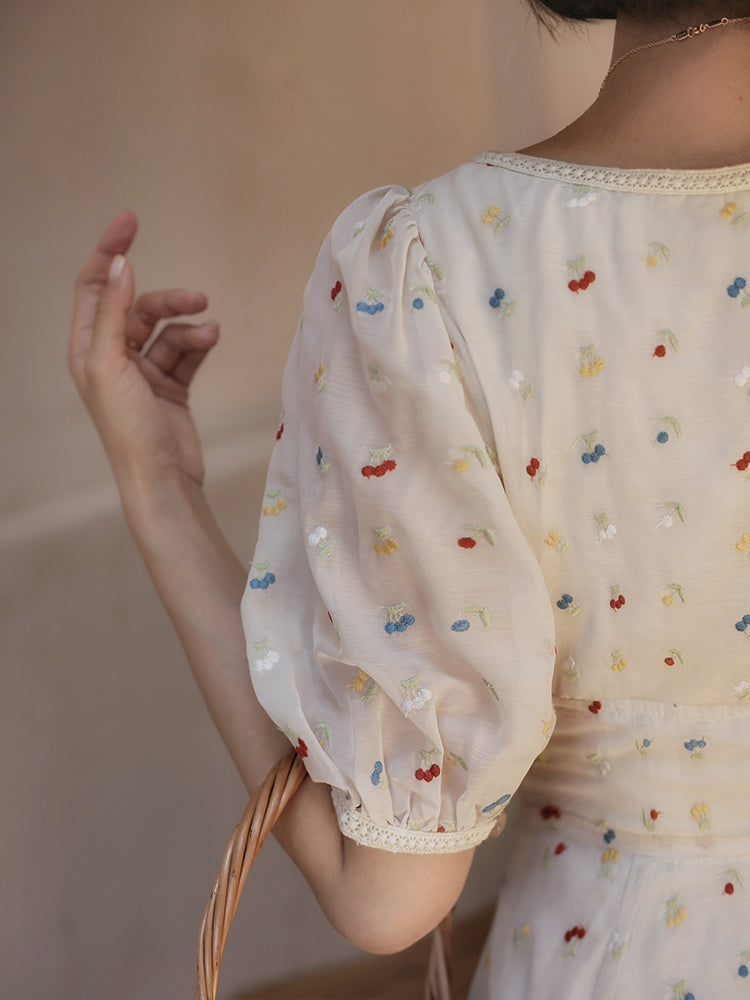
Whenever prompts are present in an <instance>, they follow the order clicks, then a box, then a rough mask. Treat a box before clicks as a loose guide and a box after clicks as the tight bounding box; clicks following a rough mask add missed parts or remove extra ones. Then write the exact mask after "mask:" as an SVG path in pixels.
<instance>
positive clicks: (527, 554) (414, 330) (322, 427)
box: [242, 188, 554, 853]
mask: <svg viewBox="0 0 750 1000" xmlns="http://www.w3.org/2000/svg"><path fill="white" fill-rule="evenodd" d="M439 285H440V279H439V268H438V267H437V266H436V265H435V264H434V262H433V261H432V260H431V258H430V256H429V253H428V250H427V249H425V247H424V245H423V243H422V240H421V236H420V232H419V229H418V226H417V222H416V215H415V214H414V212H413V211H412V207H411V200H410V192H409V191H408V190H407V189H401V188H395V189H394V188H387V189H379V190H376V191H374V192H370V193H369V194H368V195H365V196H363V197H362V198H360V199H358V200H357V201H356V202H354V203H353V204H352V205H351V206H350V207H349V208H348V209H347V210H346V211H345V212H344V213H343V214H342V216H341V217H340V218H339V219H338V221H337V222H336V224H335V225H334V227H333V230H332V231H331V233H330V234H329V236H328V237H327V239H326V240H325V242H324V244H323V246H322V248H321V250H320V253H319V255H318V259H317V262H316V266H315V269H314V272H313V275H312V278H311V279H310V282H309V284H308V286H307V288H306V291H305V294H304V298H303V308H302V316H301V319H300V323H299V328H298V330H297V334H296V337H295V340H294V344H293V347H292V350H291V354H290V357H289V360H288V362H287V367H286V370H285V374H284V383H283V407H284V410H283V423H282V425H281V427H280V428H279V433H278V434H277V438H278V441H277V444H276V447H275V450H274V454H273V456H272V460H271V464H270V468H269V472H268V479H267V484H266V496H265V499H264V506H263V515H262V517H261V527H260V534H259V540H258V545H257V550H256V554H255V557H254V560H253V563H252V565H251V571H250V577H249V580H248V585H247V589H246V591H245V595H244V598H243V605H242V614H243V623H244V627H245V634H246V639H247V648H248V659H249V664H250V672H251V676H252V680H253V683H254V686H255V690H256V692H257V695H258V697H259V699H260V701H261V703H262V705H263V707H264V709H265V710H266V711H267V712H268V714H269V715H270V716H271V718H272V719H273V720H274V721H275V722H276V724H277V725H278V726H279V728H280V729H281V730H282V731H284V732H285V733H286V734H287V736H288V737H289V739H290V741H291V743H292V744H293V745H294V746H296V747H297V750H298V752H299V753H300V754H301V755H302V756H303V757H304V758H305V763H306V766H307V768H308V771H309V773H310V775H311V777H312V778H313V780H315V781H320V782H326V783H327V784H329V785H330V786H331V788H332V793H333V799H334V805H335V807H336V811H337V815H338V819H339V824H340V827H341V829H342V832H343V833H344V834H346V835H347V836H349V837H352V838H354V839H355V840H357V841H359V842H360V843H364V844H368V845H371V846H375V847H381V848H384V849H387V850H393V851H403V852H413V853H432V852H447V851H455V850H462V849H465V848H467V847H470V846H473V845H474V844H477V843H479V842H480V841H481V840H483V839H484V838H485V837H487V836H488V835H489V833H490V832H491V830H492V827H493V825H494V821H495V819H496V818H497V816H498V814H499V813H500V812H501V811H502V809H503V808H504V807H505V805H506V803H507V802H508V801H509V799H510V797H511V796H512V794H513V793H514V792H515V790H516V789H517V787H518V786H519V784H520V782H521V780H522V779H523V777H524V775H525V773H526V771H527V770H528V768H529V767H530V766H531V764H532V762H533V761H534V759H535V758H536V756H537V755H538V754H539V753H540V752H541V750H542V749H543V748H544V746H545V745H546V743H547V741H548V739H549V736H550V733H551V730H552V726H553V724H554V711H553V708H552V702H551V681H552V671H553V665H554V634H553V623H552V610H551V607H550V601H549V597H548V594H547V591H546V588H545V585H544V581H543V579H542V575H541V572H540V570H539V566H538V564H537V562H536V559H535V557H534V555H533V554H532V552H531V549H530V548H529V546H528V544H527V542H526V540H525V539H524V537H523V535H522V533H521V531H520V529H519V527H518V525H517V524H516V521H515V520H514V518H513V515H512V513H511V510H510V508H509V505H508V501H507V498H506V495H505V493H504V490H503V485H502V481H501V478H500V475H499V472H498V470H497V468H496V467H495V465H494V464H493V460H492V455H493V451H492V447H491V442H489V441H487V440H484V439H483V437H482V434H481V433H480V429H479V427H478V425H477V421H476V419H475V417H474V416H473V415H472V413H473V412H474V411H475V407H473V406H469V405H467V399H466V397H465V392H464V388H463V385H462V380H461V374H462V373H461V369H460V365H459V364H458V363H457V361H456V356H455V354H454V351H453V344H452V342H451V341H452V338H453V339H455V338H454V333H455V332H456V330H455V327H453V326H452V320H451V319H450V317H449V316H448V315H447V313H446V312H445V310H444V309H443V307H442V305H441V301H440V291H439Z"/></svg>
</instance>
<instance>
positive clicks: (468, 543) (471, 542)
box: [458, 537, 477, 549]
mask: <svg viewBox="0 0 750 1000" xmlns="http://www.w3.org/2000/svg"><path fill="white" fill-rule="evenodd" d="M458 544H459V545H460V546H461V548H462V549H473V548H474V546H475V545H476V544H477V543H476V539H475V538H468V537H465V538H459V540H458Z"/></svg>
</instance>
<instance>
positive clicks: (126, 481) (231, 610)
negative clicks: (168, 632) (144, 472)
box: [117, 472, 289, 793]
mask: <svg viewBox="0 0 750 1000" xmlns="http://www.w3.org/2000/svg"><path fill="white" fill-rule="evenodd" d="M117 478H118V484H119V486H120V493H121V496H122V501H123V507H124V511H125V516H126V519H127V521H128V525H129V527H130V529H131V532H132V534H133V536H134V538H135V541H136V543H137V545H138V548H139V549H140V552H141V555H142V557H143V560H144V562H145V564H146V567H147V569H148V571H149V573H150V575H151V578H152V580H153V582H154V585H155V587H156V590H157V592H158V594H159V597H160V598H161V601H162V603H163V605H164V607H165V609H166V611H167V613H168V614H169V617H170V619H171V620H172V623H173V625H174V627H175V630H176V631H177V634H178V636H179V638H180V641H181V643H182V645H183V648H184V650H185V653H186V655H187V658H188V661H189V663H190V666H191V669H192V671H193V674H194V676H195V679H196V681H197V683H198V687H199V688H200V691H201V694H202V695H203V698H204V700H205V702H206V705H207V707H208V710H209V712H210V714H211V717H212V718H213V720H214V723H215V724H216V727H217V729H218V730H219V733H220V734H221V736H222V739H223V740H224V743H225V744H226V746H227V749H228V750H229V753H230V754H231V756H232V759H233V760H234V763H235V765H236V767H237V770H238V771H239V773H240V775H241V777H242V780H243V781H244V783H245V785H246V787H247V789H248V791H249V792H251V793H252V792H253V791H255V789H256V788H257V787H258V786H259V785H260V784H261V782H262V781H263V778H264V777H265V775H266V773H267V771H268V769H269V768H270V767H271V766H272V764H273V763H274V762H275V761H276V760H278V758H279V757H280V756H281V755H282V754H283V753H285V752H286V751H287V750H288V749H289V744H288V741H287V740H286V739H285V738H284V736H283V735H282V734H281V733H280V732H279V731H278V730H277V728H276V726H275V725H274V724H273V722H272V721H271V720H270V719H269V718H268V716H267V715H266V713H265V712H264V711H263V709H262V708H261V706H260V704H259V703H258V701H257V699H256V697H255V694H254V692H253V688H252V684H251V681H250V674H249V670H248V665H247V658H246V653H245V641H244V636H243V632H242V622H241V617H240V600H241V598H242V592H243V590H244V587H245V576H246V574H245V571H244V569H243V567H242V565H241V563H240V562H239V560H238V559H237V557H236V556H235V554H234V552H233V551H232V550H231V548H230V546H229V544H228V542H227V540H226V538H225V537H224V535H223V534H222V533H221V531H220V530H219V527H218V525H217V524H216V521H215V519H214V517H213V514H212V512H211V510H210V508H209V506H208V504H207V502H206V500H205V497H204V495H203V492H202V490H201V489H200V487H199V486H198V485H197V484H196V483H194V482H192V481H190V480H187V479H185V478H184V477H180V476H178V475H175V476H174V477H171V478H170V479H168V480H165V481H162V482H160V483H159V484H158V486H157V485H154V484H151V483H150V482H148V481H147V480H142V479H139V478H138V477H137V476H135V475H131V474H128V473H122V472H120V473H119V474H118V477H117Z"/></svg>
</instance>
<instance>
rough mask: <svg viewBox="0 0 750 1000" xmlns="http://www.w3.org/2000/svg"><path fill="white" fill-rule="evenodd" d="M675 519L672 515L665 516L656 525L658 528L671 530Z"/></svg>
mask: <svg viewBox="0 0 750 1000" xmlns="http://www.w3.org/2000/svg"><path fill="white" fill-rule="evenodd" d="M673 522H674V518H673V517H672V515H671V514H665V515H664V517H663V518H662V519H661V521H659V523H658V524H657V525H656V527H657V528H671V527H672V523H673Z"/></svg>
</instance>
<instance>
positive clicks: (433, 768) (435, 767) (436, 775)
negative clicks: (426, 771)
mask: <svg viewBox="0 0 750 1000" xmlns="http://www.w3.org/2000/svg"><path fill="white" fill-rule="evenodd" d="M430 772H431V773H432V776H433V778H439V777H440V765H439V764H433V765H432V766H431V767H430Z"/></svg>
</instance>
